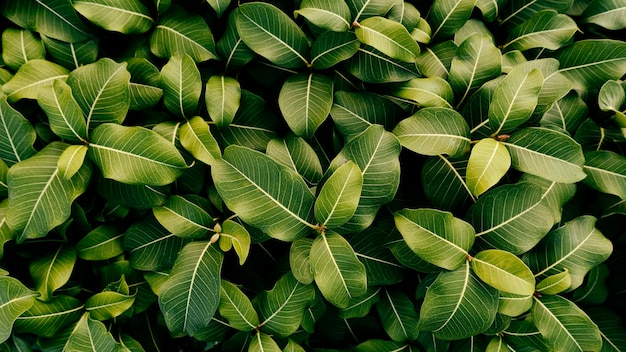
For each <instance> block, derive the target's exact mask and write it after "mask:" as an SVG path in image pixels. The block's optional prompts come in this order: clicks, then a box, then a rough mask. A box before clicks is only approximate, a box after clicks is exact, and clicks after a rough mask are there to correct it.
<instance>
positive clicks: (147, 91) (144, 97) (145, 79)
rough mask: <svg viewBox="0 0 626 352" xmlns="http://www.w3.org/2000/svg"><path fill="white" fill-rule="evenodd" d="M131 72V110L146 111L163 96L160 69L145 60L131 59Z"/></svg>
mask: <svg viewBox="0 0 626 352" xmlns="http://www.w3.org/2000/svg"><path fill="white" fill-rule="evenodd" d="M127 62H128V66H127V69H128V72H130V84H129V85H128V88H129V91H130V107H129V109H130V110H145V109H148V108H151V107H153V106H155V105H156V104H157V103H158V102H159V100H161V97H162V96H163V89H161V88H160V87H161V74H160V72H159V69H158V68H157V67H156V66H154V65H153V64H152V63H151V62H150V61H148V60H147V59H145V58H137V57H136V58H131V59H129V60H128V61H127Z"/></svg>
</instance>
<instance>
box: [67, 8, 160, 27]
mask: <svg viewBox="0 0 626 352" xmlns="http://www.w3.org/2000/svg"><path fill="white" fill-rule="evenodd" d="M73 4H74V8H75V9H76V11H78V12H79V13H80V14H81V15H83V16H85V18H86V19H88V20H89V21H90V22H91V23H93V24H95V25H96V26H98V27H101V28H104V29H106V30H108V31H115V32H120V33H124V34H139V33H145V32H147V31H149V30H150V29H151V28H152V26H153V25H154V20H153V19H152V17H150V11H149V9H148V8H147V7H146V6H144V5H143V4H142V3H141V1H139V0H130V1H128V0H74V2H73Z"/></svg>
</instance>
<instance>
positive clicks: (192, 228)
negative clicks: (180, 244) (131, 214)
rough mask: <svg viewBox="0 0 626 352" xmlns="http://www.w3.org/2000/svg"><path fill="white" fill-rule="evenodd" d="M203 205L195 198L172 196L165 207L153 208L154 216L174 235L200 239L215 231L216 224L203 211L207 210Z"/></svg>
mask: <svg viewBox="0 0 626 352" xmlns="http://www.w3.org/2000/svg"><path fill="white" fill-rule="evenodd" d="M198 198H199V197H198ZM203 203H204V202H200V201H199V199H197V198H194V197H193V196H188V197H187V198H185V197H181V196H172V197H170V198H169V199H168V200H167V202H166V203H165V204H164V205H163V206H161V207H156V208H152V214H154V217H155V218H156V219H157V221H158V222H159V223H160V224H161V226H163V227H164V228H165V229H167V230H168V231H169V232H171V233H173V234H174V235H176V236H178V237H183V238H191V239H198V238H202V237H205V236H206V235H207V234H208V233H209V231H213V227H214V226H215V224H216V223H215V221H214V220H213V217H211V215H209V214H208V213H207V212H206V211H205V210H204V209H203V208H206V205H205V204H203Z"/></svg>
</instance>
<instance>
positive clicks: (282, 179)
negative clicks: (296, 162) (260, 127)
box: [212, 146, 314, 241]
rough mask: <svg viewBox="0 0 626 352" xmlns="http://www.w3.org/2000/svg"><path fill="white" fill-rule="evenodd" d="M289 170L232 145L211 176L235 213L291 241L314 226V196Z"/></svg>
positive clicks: (217, 163) (257, 154)
mask: <svg viewBox="0 0 626 352" xmlns="http://www.w3.org/2000/svg"><path fill="white" fill-rule="evenodd" d="M288 170H289V169H288V168H287V167H286V166H284V165H281V164H279V163H277V162H276V161H274V160H272V159H271V158H270V157H268V156H266V155H264V154H262V153H259V152H256V151H253V150H250V149H247V148H244V147H239V146H231V147H228V148H226V151H225V152H224V159H223V160H219V161H217V162H216V163H215V165H214V166H213V170H212V175H213V181H214V182H215V186H216V187H217V190H218V192H219V193H220V195H221V196H222V198H223V199H224V202H225V203H226V205H227V206H228V207H229V208H230V209H231V210H233V211H234V212H235V213H236V214H237V216H239V217H240V218H241V219H242V220H244V221H245V222H247V223H249V224H251V225H253V226H256V227H258V228H260V229H261V230H263V231H264V232H265V233H267V234H268V235H270V236H272V237H274V238H278V239H281V240H284V241H292V240H294V239H297V238H300V237H303V236H305V235H306V234H307V233H308V232H309V231H310V228H312V227H313V225H311V221H313V220H312V217H313V201H314V197H313V195H312V194H311V192H310V191H309V190H308V188H307V186H306V184H305V183H304V181H303V180H302V178H300V177H299V176H297V175H296V174H295V172H292V171H288ZM288 190H289V191H288ZM252 194H254V197H252V196H251V195H252Z"/></svg>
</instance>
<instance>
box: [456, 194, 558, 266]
mask: <svg viewBox="0 0 626 352" xmlns="http://www.w3.org/2000/svg"><path fill="white" fill-rule="evenodd" d="M543 197H544V192H542V189H541V188H540V187H539V186H535V185H533V184H529V183H520V184H516V185H502V186H499V187H497V188H495V189H493V190H491V191H489V192H487V193H485V194H484V195H483V196H482V197H480V198H479V199H478V201H477V202H476V203H475V204H474V205H473V206H471V207H470V209H469V210H468V211H467V214H466V216H465V218H466V219H467V221H468V222H469V223H470V224H472V225H473V226H474V228H475V229H476V231H477V233H476V237H477V239H476V242H477V245H478V246H479V247H480V248H497V249H502V250H505V251H509V252H511V253H513V254H521V253H524V252H526V251H528V250H529V249H531V248H533V247H534V246H535V245H536V244H537V243H538V242H539V240H541V238H542V237H543V236H545V234H546V233H548V231H549V230H550V228H552V225H553V224H554V221H553V219H552V216H551V211H550V209H549V208H548V207H547V205H546V204H545V203H544V202H543Z"/></svg>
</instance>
